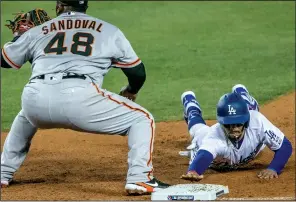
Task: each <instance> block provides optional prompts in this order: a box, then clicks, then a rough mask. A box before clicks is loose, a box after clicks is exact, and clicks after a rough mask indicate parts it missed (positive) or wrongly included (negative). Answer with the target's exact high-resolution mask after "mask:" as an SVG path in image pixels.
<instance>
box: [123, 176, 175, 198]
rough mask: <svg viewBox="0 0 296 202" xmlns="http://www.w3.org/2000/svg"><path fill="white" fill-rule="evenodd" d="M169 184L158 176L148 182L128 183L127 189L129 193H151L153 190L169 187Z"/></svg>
mask: <svg viewBox="0 0 296 202" xmlns="http://www.w3.org/2000/svg"><path fill="white" fill-rule="evenodd" d="M169 186H171V185H169V184H166V183H163V182H161V181H159V180H157V179H156V178H153V179H152V180H150V181H148V182H136V183H128V184H126V185H125V190H126V192H127V193H128V194H129V195H143V194H151V193H152V192H155V191H158V190H161V189H165V188H168V187H169Z"/></svg>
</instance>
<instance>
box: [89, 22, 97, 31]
mask: <svg viewBox="0 0 296 202" xmlns="http://www.w3.org/2000/svg"><path fill="white" fill-rule="evenodd" d="M95 26H96V21H91V23H90V25H89V26H88V29H93V30H94V29H95Z"/></svg>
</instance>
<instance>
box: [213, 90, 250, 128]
mask: <svg viewBox="0 0 296 202" xmlns="http://www.w3.org/2000/svg"><path fill="white" fill-rule="evenodd" d="M217 121H218V122H219V123H220V124H222V125H231V124H244V125H245V127H246V128H247V127H248V126H249V121H250V112H249V109H248V106H247V104H246V102H245V101H244V100H243V98H242V97H241V96H240V95H238V94H236V93H227V94H224V95H223V96H222V97H221V98H220V100H219V102H218V104H217Z"/></svg>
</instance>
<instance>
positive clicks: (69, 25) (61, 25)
mask: <svg viewBox="0 0 296 202" xmlns="http://www.w3.org/2000/svg"><path fill="white" fill-rule="evenodd" d="M102 26H103V24H102V23H98V22H97V21H94V20H78V19H75V20H71V19H68V20H66V19H64V20H59V21H55V22H52V23H50V25H45V26H43V27H42V31H43V34H48V32H54V31H65V30H69V29H81V28H83V29H91V30H96V31H97V32H101V31H102Z"/></svg>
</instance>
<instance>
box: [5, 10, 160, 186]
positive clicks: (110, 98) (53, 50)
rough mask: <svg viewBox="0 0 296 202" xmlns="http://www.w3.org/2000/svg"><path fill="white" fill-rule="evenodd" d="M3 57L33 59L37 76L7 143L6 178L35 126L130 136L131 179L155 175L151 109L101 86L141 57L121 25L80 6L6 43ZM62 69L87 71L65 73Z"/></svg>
mask: <svg viewBox="0 0 296 202" xmlns="http://www.w3.org/2000/svg"><path fill="white" fill-rule="evenodd" d="M3 57H4V59H5V61H6V62H7V63H9V64H10V65H11V66H13V67H15V68H17V69H19V68H20V67H21V66H22V65H23V64H24V63H25V62H26V61H31V62H32V76H31V78H30V82H29V83H28V84H27V85H26V86H25V88H24V90H23V94H22V111H21V112H20V113H19V114H18V116H17V117H16V118H15V121H14V122H13V126H12V128H11V131H10V132H9V134H8V137H7V139H6V141H5V144H4V149H3V153H2V156H1V181H2V180H3V181H9V180H11V179H12V176H13V173H14V172H16V171H17V169H18V168H19V167H20V165H21V164H22V162H23V161H24V159H25V156H26V152H27V151H28V149H26V150H24V149H23V148H29V145H30V141H31V138H32V137H33V135H34V134H35V132H36V128H70V129H73V130H78V131H87V132H93V133H106V134H122V135H128V146H129V149H130V150H129V153H128V165H129V169H128V174H127V183H135V182H145V181H148V180H150V179H152V171H153V166H152V151H153V142H154V130H155V123H154V118H153V116H152V115H151V114H150V113H149V112H148V111H147V110H146V109H144V108H142V107H141V106H139V105H138V104H136V103H134V102H132V101H130V100H128V99H126V98H124V97H122V96H119V95H117V94H115V93H112V92H109V91H107V90H104V89H101V88H100V87H101V85H102V83H103V78H104V75H105V74H106V73H107V72H108V71H109V69H110V67H112V66H115V67H119V68H131V67H134V66H136V65H138V64H140V63H141V60H140V59H139V58H138V56H137V55H136V53H135V51H134V50H133V48H132V46H131V44H130V43H129V41H128V40H127V39H126V38H125V36H124V34H123V33H122V32H121V31H120V30H119V29H118V28H117V27H115V26H113V25H111V24H109V23H107V22H104V21H102V20H99V19H97V18H94V17H91V16H88V15H86V14H83V13H76V12H69V13H64V14H62V15H60V16H58V17H57V18H55V19H52V20H51V21H48V22H46V23H44V24H43V25H40V26H38V27H35V28H32V29H30V30H29V31H27V32H26V33H25V34H23V35H22V36H21V37H20V38H19V39H18V40H17V41H16V42H14V43H12V42H9V43H6V44H5V45H4V48H3ZM65 73H75V74H79V75H85V78H71V79H69V78H68V79H65ZM41 75H42V76H41ZM23 128H27V129H26V130H23ZM20 133H22V134H20ZM23 133H25V134H23ZM21 137H26V138H21ZM110 152H112V151H110Z"/></svg>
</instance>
